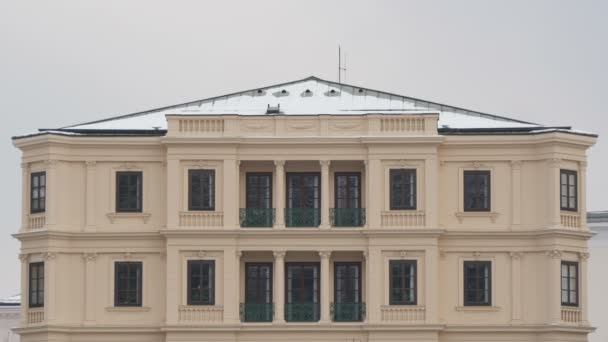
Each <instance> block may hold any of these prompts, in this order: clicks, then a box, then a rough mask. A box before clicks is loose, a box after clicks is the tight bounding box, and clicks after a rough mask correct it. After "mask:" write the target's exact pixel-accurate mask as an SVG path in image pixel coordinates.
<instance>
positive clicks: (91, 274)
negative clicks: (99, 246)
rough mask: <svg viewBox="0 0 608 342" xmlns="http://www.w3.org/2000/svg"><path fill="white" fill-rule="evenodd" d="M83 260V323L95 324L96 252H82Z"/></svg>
mask: <svg viewBox="0 0 608 342" xmlns="http://www.w3.org/2000/svg"><path fill="white" fill-rule="evenodd" d="M82 259H83V260H84V322H83V324H85V325H92V324H95V309H96V303H95V299H96V298H97V290H96V288H95V284H96V281H95V274H96V272H95V267H96V264H95V263H96V260H97V254H96V253H84V254H83V255H82Z"/></svg>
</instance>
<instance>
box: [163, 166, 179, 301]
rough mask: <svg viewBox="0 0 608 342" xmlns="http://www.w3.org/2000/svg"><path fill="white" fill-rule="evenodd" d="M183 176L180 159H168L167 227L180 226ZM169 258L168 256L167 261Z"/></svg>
mask: <svg viewBox="0 0 608 342" xmlns="http://www.w3.org/2000/svg"><path fill="white" fill-rule="evenodd" d="M182 182H183V180H182V177H181V175H180V174H179V160H178V159H169V160H167V191H166V195H167V218H166V219H167V229H176V228H177V227H178V226H179V212H180V203H181V199H180V197H179V195H180V193H181V191H180V189H181V188H182ZM168 260H169V258H168V256H167V261H168ZM167 285H168V284H167ZM167 309H169V307H167Z"/></svg>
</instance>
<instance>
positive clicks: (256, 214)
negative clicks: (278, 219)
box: [239, 208, 275, 227]
mask: <svg viewBox="0 0 608 342" xmlns="http://www.w3.org/2000/svg"><path fill="white" fill-rule="evenodd" d="M274 213H275V211H274V209H273V208H241V210H240V213H239V216H240V219H241V227H272V226H273V224H274V217H275V215H274Z"/></svg>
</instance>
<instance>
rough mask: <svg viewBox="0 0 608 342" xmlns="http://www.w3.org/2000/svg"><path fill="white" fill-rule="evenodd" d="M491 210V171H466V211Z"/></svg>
mask: <svg viewBox="0 0 608 342" xmlns="http://www.w3.org/2000/svg"><path fill="white" fill-rule="evenodd" d="M490 208H491V207H490V171H464V211H490Z"/></svg>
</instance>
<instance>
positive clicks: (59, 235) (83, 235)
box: [12, 230, 162, 241]
mask: <svg viewBox="0 0 608 342" xmlns="http://www.w3.org/2000/svg"><path fill="white" fill-rule="evenodd" d="M12 236H13V237H14V238H16V239H18V240H20V241H29V240H41V239H62V240H140V239H148V240H149V239H154V240H161V239H162V236H161V235H160V234H159V231H157V230H155V231H150V232H107V233H105V232H104V233H98V232H95V233H90V232H65V231H49V230H42V231H34V232H20V233H15V234H13V235H12Z"/></svg>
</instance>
